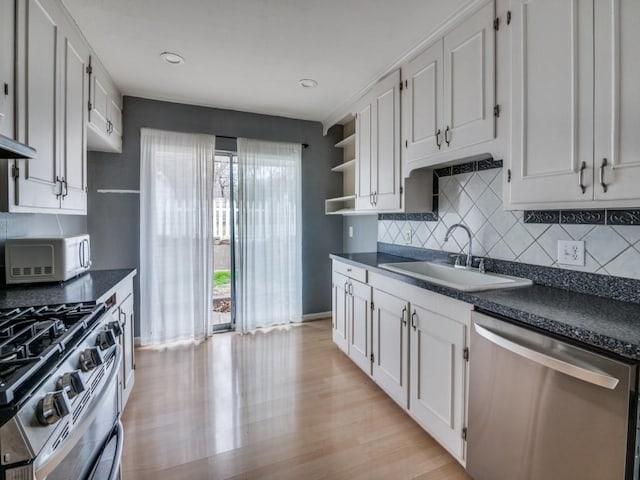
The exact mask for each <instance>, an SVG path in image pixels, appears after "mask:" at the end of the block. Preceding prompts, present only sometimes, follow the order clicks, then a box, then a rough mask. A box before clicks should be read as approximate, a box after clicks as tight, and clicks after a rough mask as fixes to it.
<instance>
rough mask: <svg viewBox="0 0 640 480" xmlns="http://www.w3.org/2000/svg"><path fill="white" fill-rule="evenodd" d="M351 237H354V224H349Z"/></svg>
mask: <svg viewBox="0 0 640 480" xmlns="http://www.w3.org/2000/svg"><path fill="white" fill-rule="evenodd" d="M349 238H353V225H349Z"/></svg>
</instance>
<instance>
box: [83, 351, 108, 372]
mask: <svg viewBox="0 0 640 480" xmlns="http://www.w3.org/2000/svg"><path fill="white" fill-rule="evenodd" d="M103 363H104V360H103V359H102V355H101V354H100V350H98V349H97V348H96V347H91V348H86V349H85V350H84V351H83V352H82V353H80V369H81V370H82V371H83V372H88V371H89V370H93V369H94V368H96V367H97V366H98V365H102V364H103Z"/></svg>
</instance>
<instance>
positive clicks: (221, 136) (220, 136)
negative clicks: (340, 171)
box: [216, 135, 309, 148]
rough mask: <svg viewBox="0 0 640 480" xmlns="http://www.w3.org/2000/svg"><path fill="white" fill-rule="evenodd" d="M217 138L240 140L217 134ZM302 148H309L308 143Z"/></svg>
mask: <svg viewBox="0 0 640 480" xmlns="http://www.w3.org/2000/svg"><path fill="white" fill-rule="evenodd" d="M216 138H226V139H228V140H238V137H227V136H226V135H216ZM302 148H309V144H308V143H303V144H302Z"/></svg>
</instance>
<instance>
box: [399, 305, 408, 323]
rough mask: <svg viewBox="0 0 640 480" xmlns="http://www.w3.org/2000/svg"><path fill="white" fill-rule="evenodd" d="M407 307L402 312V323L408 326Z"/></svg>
mask: <svg viewBox="0 0 640 480" xmlns="http://www.w3.org/2000/svg"><path fill="white" fill-rule="evenodd" d="M406 314H407V307H406V306H405V307H403V308H402V313H401V314H400V320H402V325H404V326H405V327H406V326H407V315H406Z"/></svg>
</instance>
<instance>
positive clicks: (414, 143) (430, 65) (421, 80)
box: [402, 42, 444, 169]
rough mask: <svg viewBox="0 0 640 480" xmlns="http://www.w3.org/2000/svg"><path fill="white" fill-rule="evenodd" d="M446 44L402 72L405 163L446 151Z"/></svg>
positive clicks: (435, 46) (417, 59)
mask: <svg viewBox="0 0 640 480" xmlns="http://www.w3.org/2000/svg"><path fill="white" fill-rule="evenodd" d="M442 55H443V52H442V42H438V43H436V44H435V45H433V46H431V47H430V48H428V49H427V50H425V51H424V52H423V53H422V54H421V55H419V56H418V57H416V58H415V59H414V60H412V61H411V62H409V63H408V64H407V65H406V66H405V67H404V68H403V69H402V77H403V79H404V84H405V90H404V91H403V94H402V128H403V134H404V138H405V140H406V145H405V161H406V163H407V165H408V166H409V169H410V168H412V167H413V165H414V163H416V162H420V160H423V159H425V158H427V157H430V156H432V155H434V154H436V153H438V152H439V151H440V150H441V149H442V143H443V142H444V140H443V134H442V132H443V130H442V125H443V123H444V121H443V113H442V102H443V98H444V88H443V86H444V77H443V63H442Z"/></svg>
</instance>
